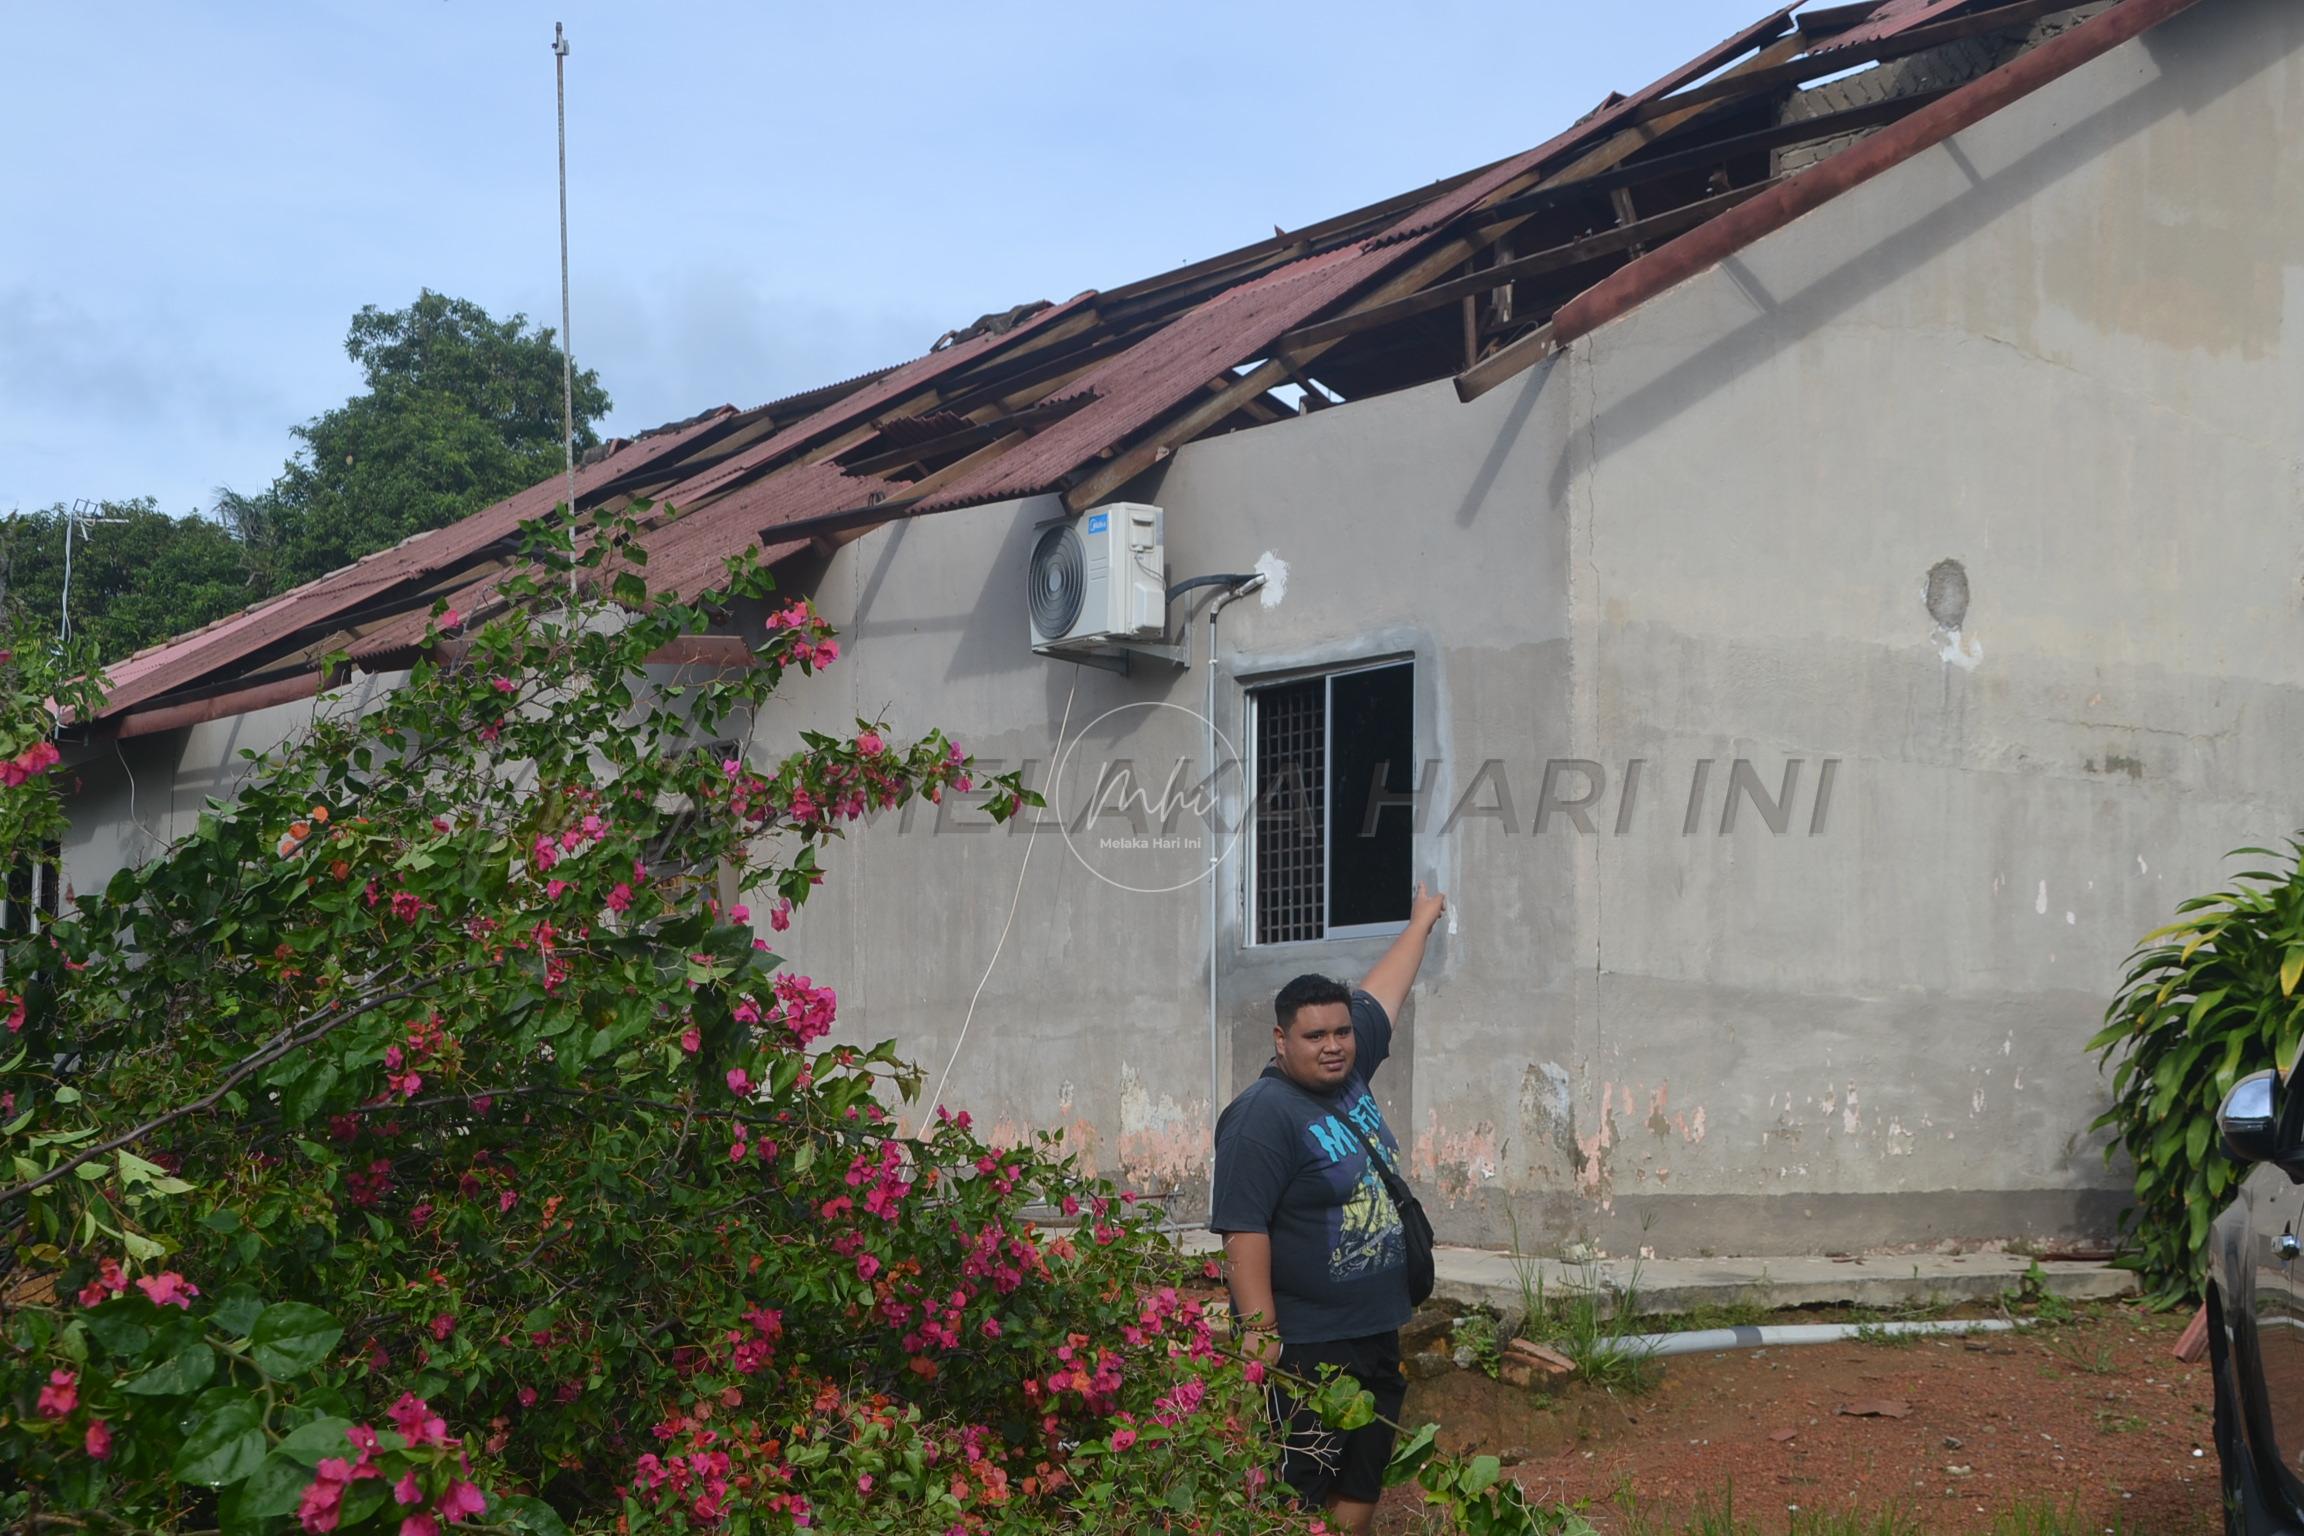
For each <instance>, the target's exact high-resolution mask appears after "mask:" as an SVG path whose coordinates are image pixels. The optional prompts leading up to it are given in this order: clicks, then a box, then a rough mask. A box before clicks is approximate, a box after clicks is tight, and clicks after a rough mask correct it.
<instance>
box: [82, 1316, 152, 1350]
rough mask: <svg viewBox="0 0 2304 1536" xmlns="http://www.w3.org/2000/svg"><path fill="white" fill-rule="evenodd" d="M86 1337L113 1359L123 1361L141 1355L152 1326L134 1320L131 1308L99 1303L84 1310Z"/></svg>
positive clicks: (149, 1337)
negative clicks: (90, 1309) (85, 1311)
mask: <svg viewBox="0 0 2304 1536" xmlns="http://www.w3.org/2000/svg"><path fill="white" fill-rule="evenodd" d="M88 1337H90V1338H92V1339H94V1340H95V1341H96V1342H97V1343H99V1344H101V1345H103V1346H104V1352H105V1353H106V1354H108V1355H110V1356H112V1357H113V1358H114V1359H115V1360H119V1361H122V1362H127V1361H131V1360H138V1359H141V1358H143V1354H144V1351H145V1350H146V1349H147V1348H149V1347H150V1346H151V1343H152V1330H151V1329H149V1328H147V1327H145V1326H144V1325H143V1324H142V1323H140V1322H138V1321H136V1319H135V1316H134V1314H133V1311H132V1309H131V1308H128V1307H104V1306H100V1307H97V1308H95V1309H93V1310H92V1311H90V1312H89V1313H88Z"/></svg>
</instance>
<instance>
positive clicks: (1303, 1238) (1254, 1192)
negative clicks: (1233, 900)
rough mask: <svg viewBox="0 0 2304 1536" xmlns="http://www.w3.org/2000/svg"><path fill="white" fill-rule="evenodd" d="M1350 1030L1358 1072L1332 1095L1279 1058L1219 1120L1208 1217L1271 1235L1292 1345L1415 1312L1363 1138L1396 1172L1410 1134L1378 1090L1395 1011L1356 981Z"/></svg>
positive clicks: (1390, 1323) (1276, 1286)
mask: <svg viewBox="0 0 2304 1536" xmlns="http://www.w3.org/2000/svg"><path fill="white" fill-rule="evenodd" d="M1352 1033H1353V1035H1354V1037H1355V1045H1356V1055H1355V1058H1354V1061H1353V1064H1352V1075H1351V1076H1350V1077H1347V1078H1346V1079H1345V1080H1344V1084H1343V1086H1342V1087H1341V1088H1339V1089H1337V1090H1336V1092H1334V1093H1333V1094H1316V1093H1314V1092H1312V1091H1311V1090H1310V1089H1308V1088H1302V1087H1299V1086H1297V1084H1295V1083H1294V1082H1292V1081H1291V1080H1290V1079H1289V1078H1288V1077H1287V1075H1286V1074H1284V1073H1283V1072H1282V1071H1281V1070H1280V1067H1279V1064H1278V1063H1277V1062H1275V1063H1274V1064H1272V1065H1271V1066H1268V1067H1266V1068H1265V1069H1264V1075H1263V1076H1261V1077H1259V1078H1258V1079H1257V1080H1256V1081H1255V1082H1253V1083H1250V1084H1249V1085H1248V1086H1247V1088H1245V1089H1244V1090H1242V1092H1241V1094H1240V1096H1239V1097H1238V1098H1236V1099H1234V1100H1233V1101H1232V1102H1231V1104H1229V1105H1228V1106H1226V1108H1225V1110H1224V1113H1223V1115H1222V1116H1221V1117H1220V1118H1219V1119H1218V1120H1217V1122H1216V1172H1215V1180H1214V1184H1215V1188H1214V1193H1213V1197H1212V1199H1211V1202H1210V1211H1209V1216H1208V1226H1209V1228H1210V1230H1212V1231H1216V1232H1263V1233H1268V1234H1269V1235H1270V1236H1271V1239H1272V1302H1273V1306H1274V1308H1275V1310H1277V1311H1278V1312H1279V1314H1280V1315H1279V1318H1278V1323H1279V1333H1280V1337H1281V1339H1282V1341H1283V1342H1285V1343H1289V1344H1318V1343H1323V1342H1326V1341H1328V1340H1331V1339H1357V1338H1365V1337H1367V1336H1368V1335H1370V1334H1377V1333H1387V1332H1389V1331H1391V1330H1392V1329H1395V1328H1398V1327H1399V1326H1400V1325H1401V1324H1402V1323H1405V1322H1407V1321H1408V1318H1409V1316H1410V1315H1411V1313H1412V1312H1413V1311H1414V1310H1415V1309H1414V1308H1412V1307H1411V1306H1409V1304H1408V1270H1407V1253H1406V1244H1405V1243H1404V1242H1403V1240H1402V1238H1401V1234H1400V1212H1399V1211H1398V1209H1396V1208H1395V1207H1394V1206H1393V1204H1392V1197H1391V1196H1390V1195H1389V1194H1387V1193H1386V1192H1385V1189H1384V1180H1383V1179H1382V1177H1381V1176H1379V1175H1378V1173H1377V1172H1376V1170H1375V1169H1374V1168H1372V1167H1370V1166H1369V1162H1368V1144H1367V1142H1366V1141H1365V1140H1363V1139H1362V1132H1363V1131H1365V1132H1366V1133H1367V1135H1368V1136H1371V1137H1373V1138H1375V1140H1376V1142H1377V1144H1378V1145H1380V1146H1381V1147H1383V1149H1384V1159H1385V1161H1386V1162H1387V1163H1390V1164H1391V1165H1392V1167H1393V1169H1394V1171H1398V1169H1399V1166H1400V1144H1399V1142H1398V1141H1396V1140H1395V1139H1394V1138H1393V1135H1392V1130H1391V1127H1389V1126H1387V1125H1386V1124H1385V1123H1384V1115H1383V1112H1382V1111H1381V1110H1379V1109H1378V1108H1377V1107H1376V1099H1375V1096H1374V1095H1373V1094H1371V1093H1370V1092H1369V1091H1368V1079H1369V1078H1371V1077H1373V1076H1374V1075H1375V1073H1376V1069H1377V1068H1378V1067H1379V1066H1381V1065H1383V1062H1384V1059H1385V1057H1387V1056H1389V1055H1390V1054H1391V1052H1392V1021H1391V1019H1389V1018H1388V1017H1386V1016H1385V1013H1384V1005H1383V1004H1381V1003H1379V1002H1377V1001H1376V999H1375V998H1373V997H1371V996H1369V995H1368V994H1367V993H1366V992H1362V991H1359V990H1358V989H1355V990H1354V991H1353V993H1352Z"/></svg>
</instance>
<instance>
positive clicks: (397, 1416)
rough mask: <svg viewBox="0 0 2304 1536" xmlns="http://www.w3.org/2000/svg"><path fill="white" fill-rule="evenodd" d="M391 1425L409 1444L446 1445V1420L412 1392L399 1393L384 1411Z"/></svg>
mask: <svg viewBox="0 0 2304 1536" xmlns="http://www.w3.org/2000/svg"><path fill="white" fill-rule="evenodd" d="M385 1417H386V1418H389V1419H390V1420H391V1421H392V1427H393V1428H394V1429H397V1430H398V1431H400V1437H401V1438H402V1439H404V1440H406V1441H407V1442H408V1443H409V1444H410V1445H446V1444H447V1443H448V1421H447V1420H446V1419H443V1418H442V1417H440V1415H438V1414H436V1413H434V1412H433V1411H432V1409H431V1407H430V1405H428V1404H427V1403H426V1402H425V1401H424V1399H422V1398H420V1397H418V1396H417V1395H416V1394H415V1393H413V1392H403V1393H401V1394H400V1401H398V1402H396V1403H394V1404H393V1405H392V1406H391V1407H390V1408H389V1409H388V1410H386V1412H385Z"/></svg>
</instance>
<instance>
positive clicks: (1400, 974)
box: [1360, 880, 1448, 1023]
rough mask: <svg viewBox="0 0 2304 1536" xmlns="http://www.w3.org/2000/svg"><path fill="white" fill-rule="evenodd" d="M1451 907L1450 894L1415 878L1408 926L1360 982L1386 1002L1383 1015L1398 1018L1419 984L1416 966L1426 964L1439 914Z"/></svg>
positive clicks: (1374, 996) (1368, 992)
mask: <svg viewBox="0 0 2304 1536" xmlns="http://www.w3.org/2000/svg"><path fill="white" fill-rule="evenodd" d="M1447 910H1448V898H1447V897H1446V896H1444V895H1442V894H1441V893H1440V892H1438V891H1427V890H1426V889H1425V885H1424V882H1423V881H1421V880H1419V881H1417V882H1416V900H1415V901H1414V902H1413V903H1412V904H1411V905H1410V906H1409V908H1408V926H1407V928H1405V929H1404V930H1402V932H1401V934H1400V937H1398V938H1396V939H1394V940H1393V941H1392V947H1391V948H1390V949H1388V950H1386V951H1384V958H1383V959H1381V960H1379V961H1377V962H1376V968H1375V969H1374V970H1372V971H1370V972H1369V973H1368V979H1367V980H1365V981H1363V982H1361V983H1360V990H1362V991H1363V992H1366V993H1367V994H1368V995H1369V996H1370V997H1373V998H1375V999H1376V1001H1378V1002H1379V1003H1382V1004H1383V1005H1384V1016H1385V1017H1386V1018H1388V1019H1391V1020H1392V1021H1393V1022H1395V1023H1397V1022H1399V1018H1400V1005H1401V1004H1402V1003H1405V1002H1406V1001H1408V989H1409V988H1410V987H1412V986H1414V985H1416V972H1417V969H1418V968H1419V967H1420V966H1422V965H1423V964H1424V942H1425V940H1427V939H1429V938H1431V937H1432V928H1433V925H1434V924H1436V923H1438V922H1439V921H1440V914H1441V913H1443V912H1445V911H1447Z"/></svg>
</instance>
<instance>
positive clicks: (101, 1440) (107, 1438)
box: [80, 1419, 112, 1461]
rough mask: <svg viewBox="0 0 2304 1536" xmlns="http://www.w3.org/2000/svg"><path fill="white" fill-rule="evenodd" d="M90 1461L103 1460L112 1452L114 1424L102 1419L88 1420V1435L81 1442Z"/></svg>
mask: <svg viewBox="0 0 2304 1536" xmlns="http://www.w3.org/2000/svg"><path fill="white" fill-rule="evenodd" d="M80 1444H81V1448H82V1449H83V1450H85V1451H87V1453H88V1459H89V1460H90V1461H103V1460H106V1459H108V1458H109V1457H110V1456H111V1454H112V1426H111V1425H109V1424H107V1423H105V1422H104V1421H103V1420H102V1419H90V1420H89V1421H88V1436H87V1438H86V1439H84V1440H82V1441H81V1442H80Z"/></svg>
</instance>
